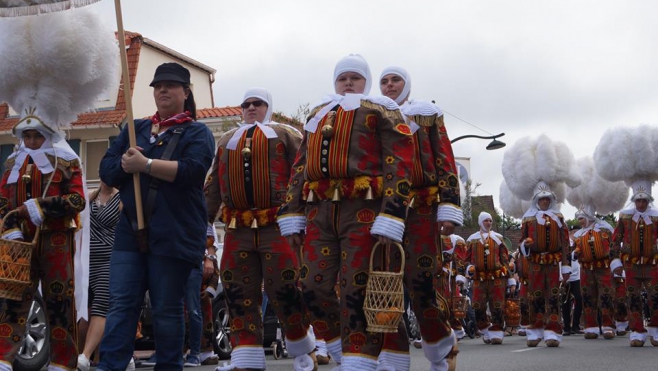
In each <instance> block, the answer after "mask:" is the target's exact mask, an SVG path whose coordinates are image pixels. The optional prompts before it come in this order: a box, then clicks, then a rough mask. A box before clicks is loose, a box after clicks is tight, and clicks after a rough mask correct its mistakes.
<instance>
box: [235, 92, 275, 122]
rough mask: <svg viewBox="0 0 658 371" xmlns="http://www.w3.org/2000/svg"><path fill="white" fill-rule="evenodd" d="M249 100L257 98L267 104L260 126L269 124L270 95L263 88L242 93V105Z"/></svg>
mask: <svg viewBox="0 0 658 371" xmlns="http://www.w3.org/2000/svg"><path fill="white" fill-rule="evenodd" d="M249 98H258V99H260V100H262V101H263V102H265V103H267V113H265V118H264V119H263V122H261V124H264V123H266V122H269V121H270V120H271V119H272V94H270V92H269V91H267V89H265V88H251V89H249V90H247V91H246V92H245V93H244V98H243V99H242V103H244V102H245V101H246V100H247V99H249Z"/></svg>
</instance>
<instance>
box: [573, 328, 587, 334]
mask: <svg viewBox="0 0 658 371" xmlns="http://www.w3.org/2000/svg"><path fill="white" fill-rule="evenodd" d="M571 333H572V334H573V335H582V334H584V333H585V332H584V331H583V330H581V329H578V330H574V331H571Z"/></svg>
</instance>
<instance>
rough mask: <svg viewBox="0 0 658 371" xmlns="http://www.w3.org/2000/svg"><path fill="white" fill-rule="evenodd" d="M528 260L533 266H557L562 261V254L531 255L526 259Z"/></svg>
mask: <svg viewBox="0 0 658 371" xmlns="http://www.w3.org/2000/svg"><path fill="white" fill-rule="evenodd" d="M528 260H530V261H531V262H533V263H535V264H542V265H543V264H553V265H557V264H558V263H559V262H560V261H562V253H561V252H553V253H541V254H532V255H530V256H529V257H528Z"/></svg>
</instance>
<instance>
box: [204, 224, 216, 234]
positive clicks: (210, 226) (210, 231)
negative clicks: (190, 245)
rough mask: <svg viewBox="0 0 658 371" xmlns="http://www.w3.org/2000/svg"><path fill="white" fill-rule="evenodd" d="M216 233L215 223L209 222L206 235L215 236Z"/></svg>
mask: <svg viewBox="0 0 658 371" xmlns="http://www.w3.org/2000/svg"><path fill="white" fill-rule="evenodd" d="M216 234H217V232H216V231H215V225H214V224H211V223H208V227H207V228H206V237H210V236H212V237H215V235H216Z"/></svg>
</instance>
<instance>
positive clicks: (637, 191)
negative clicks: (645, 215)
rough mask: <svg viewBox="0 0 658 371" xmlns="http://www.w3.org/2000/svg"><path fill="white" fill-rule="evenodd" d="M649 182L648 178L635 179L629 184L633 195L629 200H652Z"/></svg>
mask: <svg viewBox="0 0 658 371" xmlns="http://www.w3.org/2000/svg"><path fill="white" fill-rule="evenodd" d="M651 183H652V182H650V181H648V180H636V181H634V182H633V184H632V185H631V188H633V196H631V201H633V202H635V200H647V201H649V202H653V196H651Z"/></svg>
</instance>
